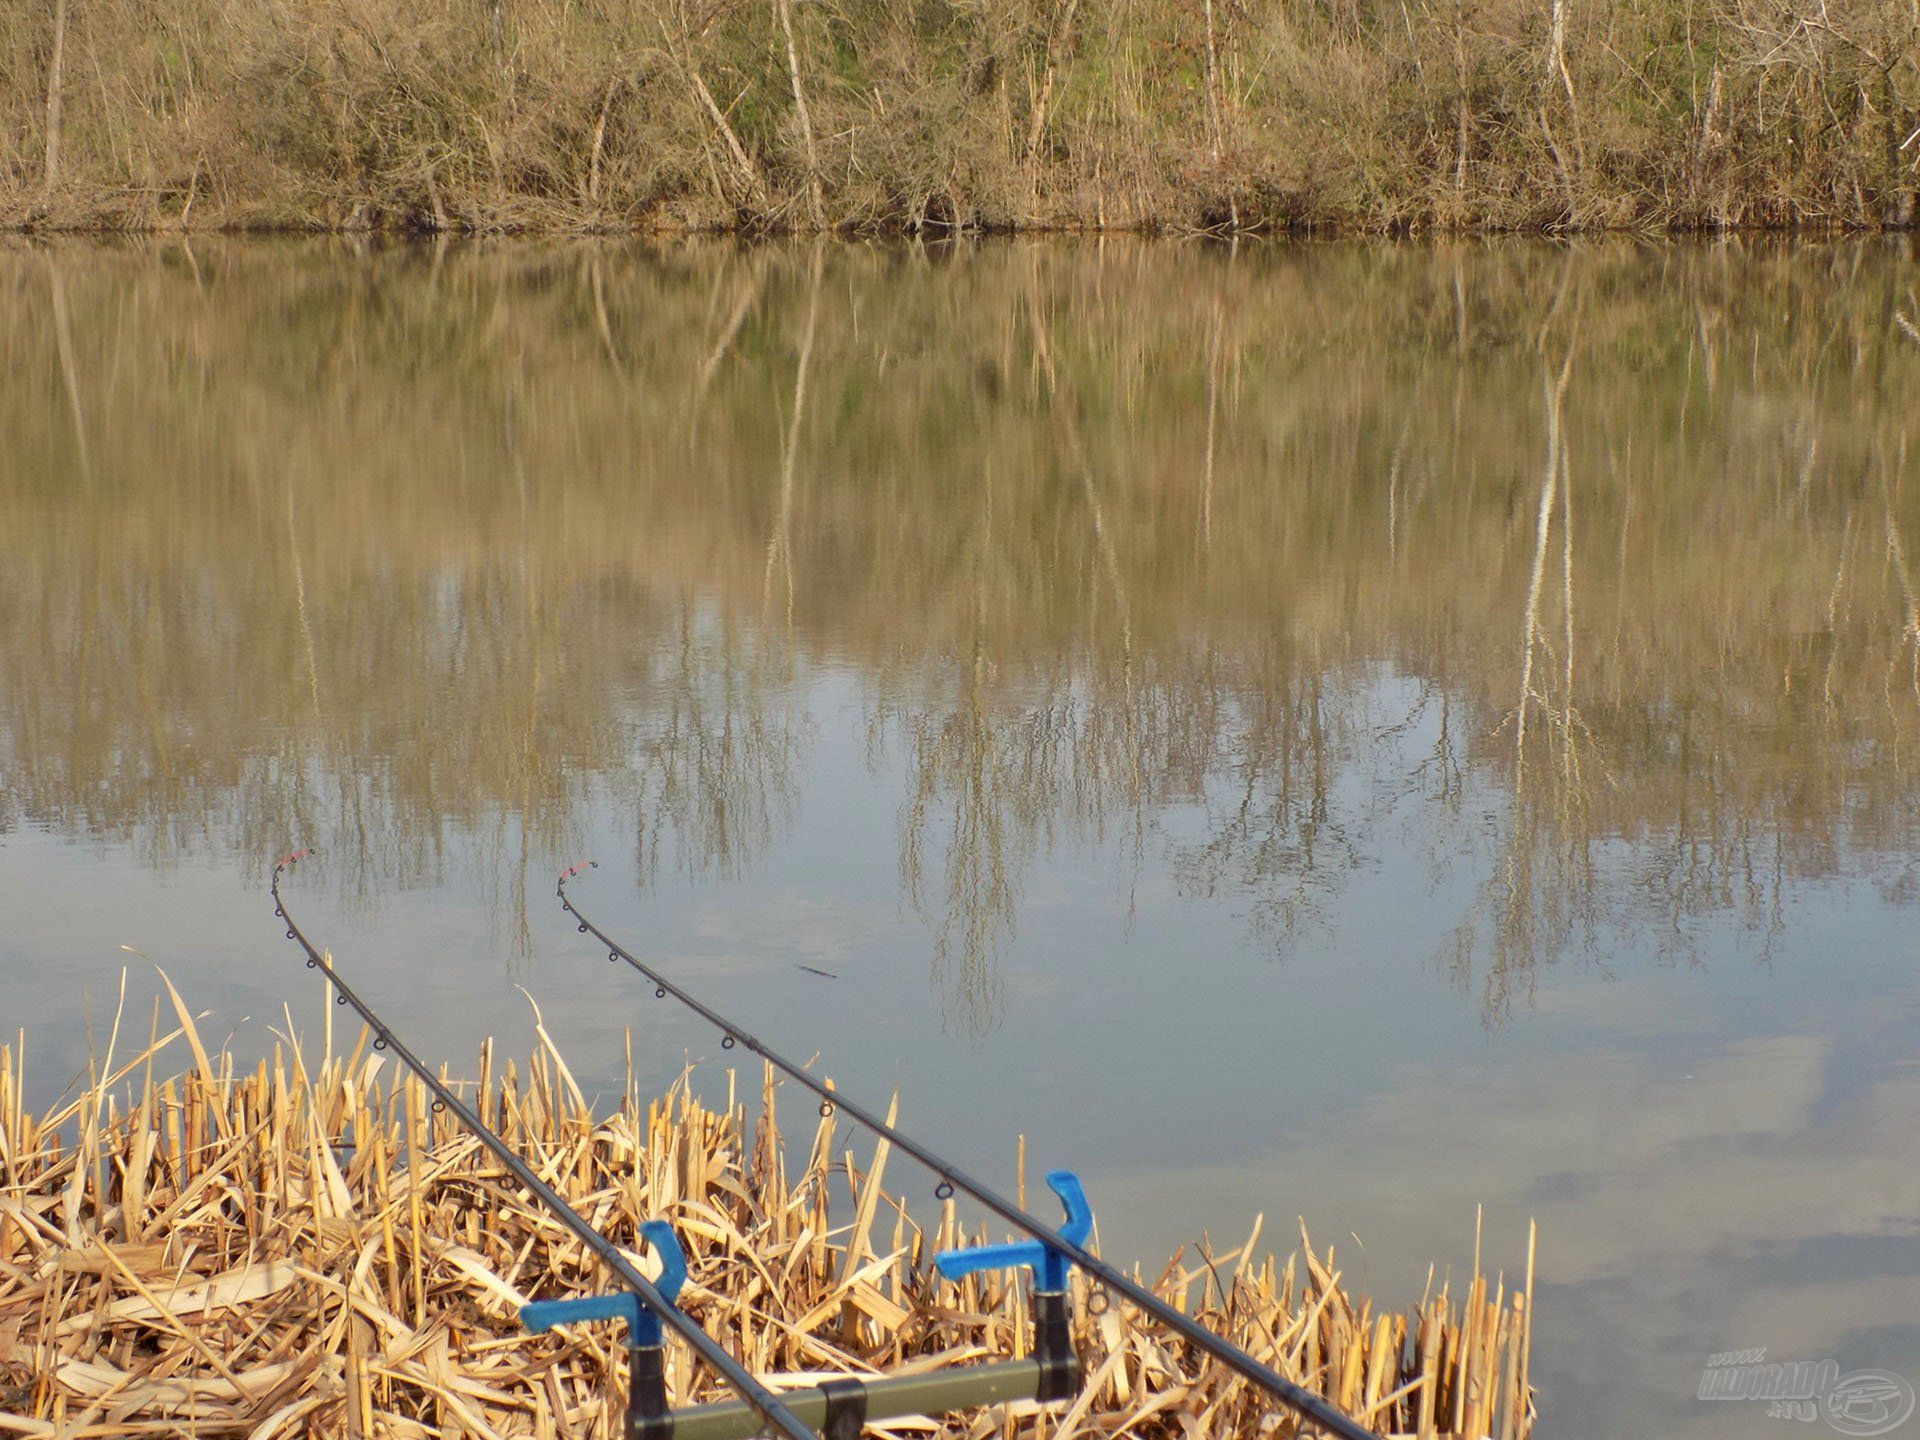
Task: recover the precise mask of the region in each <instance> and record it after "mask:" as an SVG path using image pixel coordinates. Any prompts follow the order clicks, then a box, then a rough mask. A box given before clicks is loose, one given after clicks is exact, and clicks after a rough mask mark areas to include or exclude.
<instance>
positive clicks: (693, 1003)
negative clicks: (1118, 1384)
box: [555, 860, 1380, 1440]
mask: <svg viewBox="0 0 1920 1440" xmlns="http://www.w3.org/2000/svg"><path fill="white" fill-rule="evenodd" d="M599 868H600V867H599V862H598V861H597V860H588V861H583V862H582V863H580V864H578V865H571V866H569V867H568V868H567V869H566V870H564V871H562V872H561V875H560V883H559V884H558V885H557V886H556V887H555V893H556V894H557V895H558V896H559V897H560V905H561V907H562V908H563V909H564V910H565V911H566V912H567V913H568V914H569V915H571V916H573V918H574V919H575V920H576V921H577V922H579V926H580V933H581V934H583V935H592V936H594V937H595V938H596V939H598V940H599V941H600V943H601V944H603V945H605V946H606V947H607V959H608V960H610V961H617V960H624V961H626V962H627V964H629V965H631V966H632V967H633V968H634V969H635V970H637V971H639V972H640V973H641V974H642V975H644V976H646V978H647V979H649V980H651V981H652V982H653V993H654V994H655V995H656V996H658V997H665V996H668V995H671V996H673V998H674V999H676V1000H678V1001H679V1002H680V1003H681V1004H682V1005H685V1006H686V1007H687V1008H688V1009H689V1010H692V1011H693V1012H694V1013H695V1014H696V1015H699V1016H700V1017H701V1018H702V1019H703V1020H706V1021H707V1022H708V1023H709V1024H711V1025H713V1026H714V1027H715V1028H716V1029H717V1030H719V1031H720V1037H721V1038H720V1044H721V1047H722V1048H723V1049H727V1050H731V1049H733V1048H734V1047H735V1046H736V1045H739V1046H743V1047H745V1048H746V1049H747V1050H749V1051H751V1052H752V1053H753V1054H755V1055H758V1056H759V1057H760V1058H761V1059H762V1060H764V1061H766V1062H767V1063H768V1064H769V1065H771V1066H773V1067H774V1068H775V1069H776V1070H779V1071H781V1072H782V1073H783V1074H785V1075H786V1076H787V1077H788V1078H789V1079H792V1080H794V1081H797V1082H798V1083H799V1084H801V1085H802V1086H804V1087H805V1088H806V1089H808V1090H811V1091H812V1092H813V1093H814V1094H815V1095H817V1096H819V1097H820V1113H821V1114H822V1115H829V1114H832V1113H833V1112H834V1111H835V1110H838V1111H841V1112H843V1113H845V1114H847V1115H850V1116H852V1117H853V1118H854V1119H855V1120H857V1121H858V1122H859V1123H860V1124H861V1125H863V1126H865V1127H866V1128H867V1129H868V1130H869V1131H871V1132H873V1133H874V1134H876V1135H880V1136H883V1137H885V1138H886V1139H887V1140H888V1141H890V1142H891V1143H892V1144H894V1145H896V1146H898V1147H899V1148H900V1149H901V1150H903V1151H905V1152H906V1153H907V1154H908V1155H911V1156H912V1157H913V1158H914V1159H915V1160H917V1161H919V1162H920V1163H921V1164H922V1165H924V1166H925V1167H926V1168H927V1169H928V1170H929V1171H931V1172H932V1173H933V1174H934V1175H936V1176H938V1177H939V1181H938V1184H937V1185H936V1186H935V1188H934V1192H933V1193H934V1196H935V1198H936V1199H940V1200H945V1199H948V1198H950V1197H951V1196H952V1195H953V1193H954V1192H955V1191H956V1190H964V1191H965V1192H966V1193H967V1194H969V1195H971V1196H972V1197H973V1198H974V1199H975V1200H977V1201H979V1202H980V1203H981V1204H982V1205H984V1206H986V1208H987V1209H989V1210H991V1211H993V1213H994V1214H996V1215H998V1216H999V1217H1000V1218H1001V1219H1003V1220H1005V1221H1007V1222H1008V1223H1009V1224H1011V1225H1015V1226H1018V1227H1019V1228H1020V1229H1022V1230H1024V1231H1026V1232H1027V1234H1029V1235H1032V1236H1035V1237H1037V1238H1039V1239H1041V1240H1044V1241H1045V1242H1046V1244H1047V1245H1048V1246H1049V1247H1051V1248H1053V1249H1055V1250H1058V1251H1060V1252H1061V1253H1062V1254H1064V1255H1065V1256H1066V1257H1067V1258H1068V1259H1069V1260H1071V1261H1072V1262H1073V1263H1074V1264H1075V1265H1077V1266H1079V1267H1080V1269H1082V1270H1084V1271H1085V1272H1086V1273H1087V1274H1088V1275H1089V1276H1091V1277H1092V1278H1093V1279H1095V1280H1098V1281H1099V1282H1100V1283H1101V1284H1102V1285H1105V1286H1106V1287H1107V1289H1108V1290H1110V1291H1112V1292H1113V1293H1114V1294H1117V1295H1124V1296H1125V1297H1126V1298H1127V1299H1129V1300H1131V1301H1132V1302H1133V1303H1134V1304H1135V1305H1136V1306H1138V1307H1139V1308H1140V1310H1141V1312H1142V1313H1144V1314H1147V1315H1151V1316H1153V1317H1154V1319H1156V1320H1158V1321H1159V1322H1160V1323H1161V1324H1162V1325H1164V1326H1166V1327H1167V1328H1168V1329H1169V1330H1172V1331H1173V1332H1175V1333H1176V1334H1178V1335H1179V1336H1180V1337H1181V1338H1182V1339H1184V1340H1186V1341H1187V1342H1188V1343H1189V1344H1192V1345H1194V1346H1197V1347H1198V1348H1199V1349H1201V1350H1204V1351H1206V1352H1207V1354H1209V1355H1211V1356H1213V1357H1214V1359H1216V1360H1219V1361H1220V1362H1221V1363H1223V1364H1225V1365H1228V1366H1230V1367H1231V1368H1233V1369H1234V1370H1237V1371H1239V1373H1240V1374H1241V1375H1243V1376H1245V1377H1246V1378H1247V1379H1249V1380H1251V1381H1252V1382H1253V1383H1254V1384H1256V1385H1258V1386H1260V1387H1261V1388H1262V1389H1263V1390H1266V1391H1267V1392H1268V1393H1269V1394H1271V1395H1273V1396H1274V1398H1275V1399H1277V1400H1279V1401H1280V1402H1281V1403H1282V1404H1283V1405H1286V1406H1287V1407H1288V1408H1289V1409H1292V1410H1294V1411H1296V1412H1297V1413H1299V1414H1300V1415H1302V1416H1304V1417H1306V1418H1307V1419H1309V1420H1311V1421H1313V1422H1314V1423H1315V1424H1316V1425H1319V1426H1321V1427H1323V1428H1324V1429H1326V1430H1327V1431H1328V1432H1330V1433H1331V1434H1334V1435H1337V1436H1339V1437H1340V1440H1380V1437H1379V1436H1378V1435H1376V1434H1375V1433H1374V1432H1373V1431H1371V1430H1368V1429H1367V1428H1366V1427H1365V1426H1363V1425H1361V1424H1360V1423H1359V1422H1358V1421H1356V1420H1354V1419H1353V1418H1352V1417H1350V1416H1348V1415H1347V1414H1345V1413H1344V1412H1343V1411H1341V1410H1339V1409H1338V1408H1336V1407H1335V1406H1334V1405H1332V1404H1331V1403H1330V1402H1328V1401H1327V1400H1326V1399H1324V1398H1323V1397H1321V1396H1319V1395H1316V1394H1314V1393H1313V1392H1312V1391H1311V1390H1307V1389H1304V1388H1302V1387H1301V1386H1299V1385H1296V1384H1294V1382H1293V1381H1291V1380H1289V1379H1287V1377H1286V1376H1284V1375H1282V1374H1281V1373H1280V1372H1279V1371H1278V1370H1275V1369H1274V1368H1273V1367H1272V1366H1270V1365H1264V1364H1262V1363H1261V1362H1260V1361H1259V1360H1256V1359H1255V1358H1254V1357H1253V1356H1252V1355H1250V1354H1248V1353H1247V1352H1246V1351H1245V1350H1243V1349H1241V1348H1240V1347H1239V1346H1238V1345H1235V1344H1234V1343H1233V1342H1232V1341H1231V1340H1228V1339H1226V1338H1225V1337H1223V1336H1221V1335H1217V1334H1215V1333H1214V1332H1213V1331H1212V1330H1209V1329H1208V1328H1207V1327H1206V1326H1204V1325H1202V1324H1200V1323H1199V1322H1198V1321H1196V1320H1193V1319H1191V1318H1189V1317H1188V1316H1186V1315H1183V1314H1181V1313H1180V1312H1179V1311H1178V1310H1176V1309H1174V1308H1173V1306H1171V1305H1169V1304H1167V1302H1166V1301H1164V1300H1162V1299H1161V1298H1160V1297H1159V1296H1158V1295H1155V1294H1154V1293H1153V1292H1152V1291H1150V1290H1147V1289H1146V1288H1144V1287H1143V1286H1141V1285H1139V1284H1137V1283H1135V1282H1134V1281H1133V1280H1130V1279H1129V1278H1128V1277H1127V1276H1126V1275H1125V1274H1124V1273H1123V1272H1121V1271H1120V1270H1118V1269H1116V1268H1115V1267H1114V1266H1112V1265H1109V1264H1107V1262H1106V1261H1104V1260H1102V1259H1101V1258H1100V1257H1099V1256H1097V1255H1095V1254H1093V1253H1092V1252H1091V1251H1089V1250H1087V1249H1086V1248H1084V1247H1083V1246H1081V1245H1077V1244H1075V1243H1074V1242H1072V1241H1071V1240H1068V1239H1066V1238H1065V1237H1063V1236H1062V1235H1061V1234H1060V1233H1059V1232H1058V1231H1057V1230H1055V1229H1053V1228H1052V1227H1051V1226H1049V1225H1048V1224H1047V1223H1046V1222H1045V1221H1043V1220H1040V1219H1037V1218H1036V1217H1034V1216H1033V1215H1030V1214H1028V1213H1027V1212H1026V1211H1025V1210H1023V1209H1021V1208H1020V1207H1019V1206H1018V1205H1016V1204H1014V1203H1013V1201H1011V1200H1009V1199H1007V1198H1006V1197H1005V1196H1003V1195H1001V1194H999V1193H998V1192H996V1191H994V1190H991V1189H989V1188H988V1187H987V1186H986V1185H984V1184H982V1183H981V1182H980V1181H978V1180H976V1179H974V1178H973V1177H972V1176H970V1175H968V1174H967V1173H966V1172H965V1171H964V1170H962V1169H960V1167H959V1166H957V1165H955V1164H953V1163H952V1162H951V1161H949V1160H947V1159H946V1158H944V1157H943V1156H941V1155H939V1154H937V1153H935V1152H934V1151H932V1150H930V1149H928V1148H927V1147H926V1146H925V1145H922V1144H921V1143H920V1142H919V1141H917V1140H915V1139H914V1138H913V1137H912V1136H910V1135H904V1134H902V1133H901V1132H900V1131H898V1130H896V1129H895V1128H894V1127H893V1126H891V1125H889V1124H888V1123H887V1122H886V1121H885V1120H883V1119H882V1118H881V1117H880V1116H879V1115H877V1114H875V1113H874V1112H873V1111H871V1110H869V1109H867V1108H866V1107H865V1106H864V1105H861V1104H860V1103H859V1102H857V1101H855V1100H850V1099H848V1098H847V1096H846V1095H845V1094H844V1093H843V1092H842V1091H839V1090H834V1089H830V1088H828V1086H827V1085H825V1084H824V1083H822V1082H821V1081H820V1080H817V1079H815V1078H814V1076H812V1075H811V1074H809V1073H808V1072H807V1071H806V1070H804V1069H803V1068H801V1067H800V1066H799V1065H797V1064H795V1063H794V1062H793V1061H791V1060H789V1059H787V1058H786V1057H785V1056H783V1055H781V1054H779V1053H778V1052H777V1051H774V1050H770V1049H769V1048H767V1046H766V1044H765V1043H764V1042H762V1041H761V1040H760V1039H759V1038H758V1037H756V1036H754V1035H752V1034H750V1033H748V1032H747V1031H746V1030H743V1029H741V1027H740V1026H738V1025H735V1024H734V1023H733V1022H732V1021H731V1020H729V1019H727V1017H726V1016H724V1015H722V1014H721V1013H720V1012H719V1011H718V1010H715V1009H714V1008H713V1007H712V1006H710V1005H708V1004H706V1003H705V1002H703V1001H701V1000H698V999H696V998H695V997H694V996H692V995H690V994H688V993H687V992H686V991H685V990H683V989H681V988H680V986H679V985H677V984H675V983H674V982H673V981H672V980H671V979H669V978H668V977H667V976H665V975H663V974H661V973H660V972H659V971H658V970H656V969H654V968H653V967H652V966H651V965H648V964H647V963H646V962H645V961H643V960H640V959H638V958H636V957H635V956H634V955H633V954H632V953H631V952H629V951H628V950H627V949H626V948H625V947H624V946H622V945H621V944H620V943H619V942H618V941H616V940H614V939H613V938H612V937H611V936H610V935H608V934H607V932H606V931H604V930H602V929H601V928H600V927H599V926H598V925H596V924H594V923H593V922H592V921H591V920H589V919H588V918H587V917H586V916H585V915H583V914H581V913H580V911H579V910H578V909H577V908H576V907H575V906H574V903H573V901H572V899H570V898H569V897H568V895H567V882H568V881H569V880H571V879H573V877H574V876H575V875H578V874H579V873H580V872H581V871H583V870H597V869H599Z"/></svg>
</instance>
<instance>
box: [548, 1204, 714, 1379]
mask: <svg viewBox="0 0 1920 1440" xmlns="http://www.w3.org/2000/svg"><path fill="white" fill-rule="evenodd" d="M640 1233H641V1234H642V1235H644V1236H645V1237H646V1240H647V1244H648V1245H649V1246H651V1247H652V1249H653V1253H654V1254H656V1255H658V1256H659V1257H660V1278H659V1279H658V1280H656V1281H654V1282H653V1288H654V1289H655V1290H657V1291H659V1292H660V1298H661V1299H662V1300H664V1301H666V1302H667V1304H669V1305H671V1304H673V1302H674V1301H675V1300H676V1299H678V1298H679V1295H680V1287H681V1286H682V1285H684V1284H686V1281H687V1257H686V1256H685V1255H683V1254H681V1253H680V1242H679V1240H678V1239H677V1238H675V1236H674V1233H673V1227H672V1226H671V1225H669V1224H668V1223H667V1222H666V1221H664V1220H648V1221H647V1222H645V1223H644V1224H643V1225H641V1227H640ZM579 1320H624V1321H626V1322H627V1345H628V1346H629V1348H632V1349H636V1350H646V1349H652V1348H654V1347H656V1346H658V1345H659V1344H660V1343H661V1335H660V1317H659V1316H657V1315H655V1314H654V1313H653V1311H652V1310H651V1309H649V1308H648V1307H647V1306H646V1305H645V1304H643V1303H642V1302H641V1299H640V1297H639V1296H638V1295H631V1294H629V1295H590V1296H588V1297H587V1298H586V1299H583V1300H535V1301H533V1302H531V1303H530V1304H526V1305H522V1306H521V1307H520V1323H521V1324H522V1325H524V1326H526V1327H527V1329H529V1330H531V1331H532V1332H533V1333H534V1334H536V1335H542V1334H545V1333H546V1332H547V1331H549V1330H551V1329H552V1328H553V1327H554V1326H556V1325H571V1324H573V1323H574V1322H576V1321H579Z"/></svg>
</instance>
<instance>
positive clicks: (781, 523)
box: [760, 247, 821, 633]
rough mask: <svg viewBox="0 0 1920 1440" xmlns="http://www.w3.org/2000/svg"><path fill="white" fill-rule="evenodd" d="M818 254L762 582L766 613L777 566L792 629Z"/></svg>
mask: <svg viewBox="0 0 1920 1440" xmlns="http://www.w3.org/2000/svg"><path fill="white" fill-rule="evenodd" d="M820 260H821V257H820V251H819V249H818V247H816V248H815V250H814V259H813V280H812V283H811V284H810V285H809V286H808V288H807V324H806V329H805V330H804V331H803V332H802V334H801V337H800V362H799V365H798V366H797V367H796V368H795V370H794V374H793V414H792V415H791V416H790V417H789V418H788V421H787V431H786V438H785V440H784V441H783V442H782V443H781V446H780V504H779V509H778V512H777V513H776V516H775V518H774V522H773V533H772V534H771V535H769V536H768V537H767V567H766V576H765V578H764V579H763V580H762V582H761V588H760V608H761V613H762V614H763V615H764V614H765V613H766V610H767V607H768V605H769V604H770V603H771V601H772V598H773V574H774V570H775V568H776V566H777V567H778V568H779V569H780V570H782V571H783V572H784V573H785V575H786V580H787V607H786V621H787V630H788V632H789V633H791V632H792V630H793V475H794V465H795V456H796V454H797V452H798V451H799V448H800V423H801V421H802V419H803V418H804V417H805V415H806V409H807V367H808V365H809V364H811V363H812V360H813V327H814V322H815V319H816V318H817V317H818V315H819V312H820Z"/></svg>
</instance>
